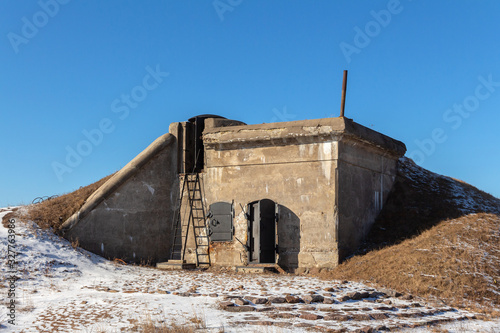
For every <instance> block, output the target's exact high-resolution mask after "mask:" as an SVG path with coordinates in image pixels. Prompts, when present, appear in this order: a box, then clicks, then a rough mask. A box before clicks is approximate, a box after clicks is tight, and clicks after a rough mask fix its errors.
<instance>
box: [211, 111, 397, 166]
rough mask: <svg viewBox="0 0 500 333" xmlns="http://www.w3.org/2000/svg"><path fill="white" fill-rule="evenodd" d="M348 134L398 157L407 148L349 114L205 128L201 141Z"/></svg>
mask: <svg viewBox="0 0 500 333" xmlns="http://www.w3.org/2000/svg"><path fill="white" fill-rule="evenodd" d="M342 137H347V138H350V139H352V140H356V141H360V142H364V143H367V144H370V145H372V146H376V147H378V148H380V149H383V150H385V151H388V152H390V153H391V154H393V155H395V156H397V157H399V156H403V155H404V153H405V152H406V146H405V145H404V143H402V142H401V141H397V140H394V139H392V138H390V137H388V136H386V135H383V134H381V133H378V132H376V131H374V130H372V129H369V128H367V127H365V126H362V125H360V124H358V123H355V122H354V121H352V119H348V118H344V117H342V118H340V117H339V118H323V119H312V120H299V121H290V122H281V123H270V124H259V125H245V126H228V127H213V128H207V129H205V131H204V132H203V141H204V143H205V145H206V146H207V147H208V148H219V149H224V148H225V147H228V148H231V147H241V146H242V145H244V144H248V143H251V142H253V143H258V144H259V145H266V142H267V143H268V144H269V145H279V144H297V143H311V142H321V141H332V140H335V141H336V140H340V139H342Z"/></svg>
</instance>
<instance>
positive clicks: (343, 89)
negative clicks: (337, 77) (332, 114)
mask: <svg viewBox="0 0 500 333" xmlns="http://www.w3.org/2000/svg"><path fill="white" fill-rule="evenodd" d="M346 89H347V70H344V80H343V82H342V101H341V103H340V116H341V117H343V116H344V109H345V92H346Z"/></svg>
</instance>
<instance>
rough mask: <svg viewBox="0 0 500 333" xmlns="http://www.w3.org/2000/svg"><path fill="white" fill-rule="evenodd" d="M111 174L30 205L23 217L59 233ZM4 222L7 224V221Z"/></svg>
mask: <svg viewBox="0 0 500 333" xmlns="http://www.w3.org/2000/svg"><path fill="white" fill-rule="evenodd" d="M111 176H113V175H109V176H107V177H104V178H102V179H100V180H98V181H96V182H95V183H92V184H90V185H87V186H84V187H80V188H79V189H78V190H76V191H73V192H71V193H68V194H64V195H61V196H59V197H56V198H53V199H50V200H46V201H43V202H41V203H38V204H34V205H30V206H28V210H27V211H25V216H23V217H24V218H26V219H29V220H31V221H34V222H36V223H37V224H38V226H40V227H42V228H52V229H53V230H54V232H56V233H57V232H58V231H59V229H60V227H61V226H62V224H63V223H64V221H66V220H67V219H68V218H69V217H70V216H71V215H73V214H74V213H76V212H78V210H80V208H81V207H82V206H83V204H84V203H85V200H87V198H88V197H89V196H90V195H91V194H92V193H94V192H95V191H96V190H97V189H98V188H99V187H101V185H102V184H104V183H105V182H106V181H107V180H108V179H109V178H110V177H111ZM12 216H15V215H12ZM3 223H4V226H5V222H3Z"/></svg>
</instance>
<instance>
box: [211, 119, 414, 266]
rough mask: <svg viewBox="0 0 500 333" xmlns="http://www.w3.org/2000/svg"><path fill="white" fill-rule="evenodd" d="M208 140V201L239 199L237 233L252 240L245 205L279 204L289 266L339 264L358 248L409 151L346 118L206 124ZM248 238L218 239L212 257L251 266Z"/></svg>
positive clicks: (282, 257)
mask: <svg viewBox="0 0 500 333" xmlns="http://www.w3.org/2000/svg"><path fill="white" fill-rule="evenodd" d="M203 138H204V144H205V158H206V160H205V172H204V174H203V177H204V178H203V179H204V185H205V186H204V191H205V192H204V193H205V200H206V203H207V205H208V204H210V203H212V202H216V201H225V202H231V201H232V200H234V203H235V204H234V206H235V209H236V218H235V223H234V225H235V236H236V238H238V239H239V240H240V241H241V243H243V244H246V243H247V236H248V230H247V229H248V226H247V221H246V219H245V217H244V213H243V212H242V209H241V208H240V205H241V206H242V207H246V206H247V204H248V203H250V202H252V201H257V200H260V199H264V198H267V199H271V200H273V201H275V202H277V203H278V204H279V207H280V209H279V222H278V231H277V237H278V246H279V258H278V263H279V264H280V265H281V266H283V267H288V268H296V267H335V266H336V265H337V264H338V263H339V261H340V260H341V259H342V258H343V257H345V256H346V255H347V254H348V253H349V252H350V251H352V250H353V249H355V248H356V247H357V246H358V245H359V243H360V241H361V240H362V239H363V237H364V236H365V235H366V233H367V231H368V230H369V228H370V226H371V224H372V223H373V221H374V219H375V217H376V214H377V213H378V211H379V210H380V209H381V206H382V204H383V202H384V200H385V198H386V195H387V193H388V191H389V190H390V188H391V186H392V182H393V181H394V175H395V163H396V159H397V158H398V157H399V156H401V155H403V154H404V152H405V150H406V148H405V146H404V144H402V143H401V142H399V141H396V140H393V139H391V138H389V137H387V136H385V135H382V134H380V133H377V132H375V131H372V130H370V129H368V128H366V127H363V126H361V125H359V124H356V123H354V122H352V121H351V120H349V119H346V118H328V119H316V120H307V121H295V122H286V123H274V124H263V125H249V126H232V127H223V128H207V129H205V132H204V137H203ZM377 193H378V194H377ZM241 243H240V242H238V241H237V240H234V241H232V242H225V243H216V244H213V246H212V248H211V250H212V262H213V263H214V264H217V265H242V264H243V265H244V264H248V258H247V249H246V248H245V247H244V246H243V245H242V244H241Z"/></svg>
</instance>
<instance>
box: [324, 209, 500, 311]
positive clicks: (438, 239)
mask: <svg viewBox="0 0 500 333" xmlns="http://www.w3.org/2000/svg"><path fill="white" fill-rule="evenodd" d="M331 277H333V278H337V279H347V280H365V281H370V282H372V283H375V284H377V285H382V286H385V287H389V288H392V289H395V290H399V291H406V292H409V293H412V294H416V295H421V296H430V295H432V296H436V297H438V298H442V299H446V300H452V301H453V302H454V303H455V304H457V303H464V300H472V301H475V302H478V303H481V304H485V305H486V304H495V305H500V296H499V295H500V281H498V280H496V279H498V277H500V217H499V216H497V215H494V214H486V213H482V214H473V215H468V216H463V217H461V218H458V219H453V220H448V221H444V222H442V223H440V224H439V225H437V226H435V227H433V228H431V229H430V230H427V231H425V232H423V233H422V234H421V235H419V236H417V237H415V238H413V239H409V240H405V241H403V242H401V243H400V244H398V245H394V246H390V247H386V248H383V249H380V250H374V251H371V252H369V253H367V254H365V255H362V256H356V257H353V258H351V259H350V260H348V261H347V262H345V263H343V264H342V265H340V266H339V267H338V268H337V269H336V270H335V271H334V272H333V273H332V275H331ZM495 277H496V279H495ZM464 305H466V304H464Z"/></svg>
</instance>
